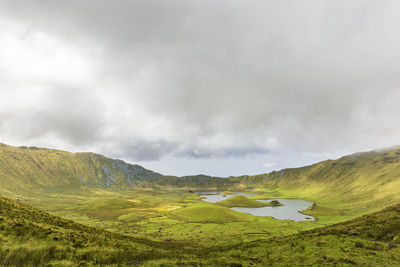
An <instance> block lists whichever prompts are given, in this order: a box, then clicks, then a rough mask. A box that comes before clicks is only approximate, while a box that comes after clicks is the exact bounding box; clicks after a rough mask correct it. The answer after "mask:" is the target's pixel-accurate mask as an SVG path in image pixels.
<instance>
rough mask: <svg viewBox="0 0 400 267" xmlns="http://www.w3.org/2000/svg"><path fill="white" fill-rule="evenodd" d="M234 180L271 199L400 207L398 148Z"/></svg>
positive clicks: (374, 207)
mask: <svg viewBox="0 0 400 267" xmlns="http://www.w3.org/2000/svg"><path fill="white" fill-rule="evenodd" d="M235 179H236V181H237V182H240V183H241V184H242V185H245V186H246V187H247V188H249V189H252V190H258V191H263V192H264V193H266V194H267V195H271V196H274V197H298V198H304V199H310V200H312V199H318V200H319V201H320V202H330V203H332V202H337V203H341V204H343V205H345V204H346V203H347V204H349V205H350V204H351V205H355V204H357V205H360V206H363V207H364V208H365V209H368V210H372V209H379V208H382V207H385V206H388V205H391V204H395V203H400V147H394V148H389V149H383V150H374V151H369V152H362V153H355V154H352V155H349V156H345V157H342V158H340V159H338V160H326V161H322V162H319V163H316V164H313V165H310V166H306V167H301V168H291V169H283V170H281V171H275V172H271V173H267V174H261V175H255V176H240V177H235Z"/></svg>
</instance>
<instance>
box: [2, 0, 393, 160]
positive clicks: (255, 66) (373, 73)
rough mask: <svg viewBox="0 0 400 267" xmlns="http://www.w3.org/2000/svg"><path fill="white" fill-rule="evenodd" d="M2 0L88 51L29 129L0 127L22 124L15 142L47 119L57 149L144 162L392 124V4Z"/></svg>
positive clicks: (329, 140) (359, 133)
mask: <svg viewBox="0 0 400 267" xmlns="http://www.w3.org/2000/svg"><path fill="white" fill-rule="evenodd" d="M0 5H1V6H2V7H3V8H2V10H3V11H0V14H2V16H3V17H4V18H6V19H7V20H9V21H11V22H20V23H22V24H23V25H25V27H27V29H29V30H30V31H43V32H45V33H47V34H50V35H52V36H56V38H58V39H59V40H61V41H62V42H65V43H74V42H80V44H81V46H82V47H83V46H85V49H86V50H90V48H91V47H92V46H93V47H95V49H97V50H98V51H99V52H96V54H95V55H96V56H93V55H88V57H89V58H91V59H93V60H94V61H93V62H95V63H94V64H96V68H97V72H96V74H95V76H94V77H90V78H88V81H87V82H86V83H85V84H84V85H79V87H78V88H79V89H77V90H72V91H70V90H69V89H64V91H65V92H70V93H69V95H67V96H60V97H52V96H49V99H50V98H51V101H53V102H54V105H53V106H51V107H49V106H46V105H45V107H44V108H39V110H38V111H37V112H36V113H35V114H36V115H35V117H36V118H37V120H38V121H39V122H40V123H39V125H41V126H40V127H35V126H30V124H27V125H26V127H25V128H20V127H17V126H12V127H11V126H10V127H11V128H13V129H14V130H15V131H20V129H26V131H27V132H32V134H30V135H27V136H22V137H21V138H19V141H20V142H24V141H26V140H29V139H30V138H34V137H35V136H39V135H41V134H43V133H45V132H46V126H43V125H45V124H51V125H53V126H51V127H50V126H49V128H50V129H51V130H49V131H51V132H52V133H53V135H55V136H57V137H58V138H61V139H64V140H67V142H66V143H67V144H66V146H67V147H68V144H70V145H71V147H73V148H74V149H77V147H84V148H88V149H93V150H96V151H99V152H103V153H106V154H108V155H115V156H116V157H118V156H121V157H124V158H129V159H131V160H142V161H146V160H162V158H163V157H168V156H174V157H193V158H202V157H204V158H213V157H228V156H236V157H244V156H245V155H251V154H273V153H278V152H279V155H281V157H284V156H283V155H284V153H283V151H292V150H294V151H298V153H299V155H300V153H303V152H312V153H321V155H322V154H324V153H325V154H329V153H331V154H332V153H333V154H334V153H335V152H337V151H357V150H362V149H367V148H373V147H380V146H387V145H394V144H396V142H397V136H398V135H399V134H400V127H399V126H398V125H400V124H399V123H398V116H397V114H399V112H400V109H399V108H398V107H397V106H396V105H395V104H394V103H392V99H393V96H398V93H399V90H400V76H399V75H398V70H399V67H400V66H399V61H398V58H399V57H400V50H399V49H398V47H399V46H400V35H398V34H397V31H398V28H399V26H400V18H399V17H398V15H397V10H398V8H399V5H400V4H399V3H398V2H397V1H386V2H385V3H382V2H379V1H351V2H349V1H302V2H299V1H289V2H282V1H217V2H216V1H187V0H185V1H167V2H166V1H122V0H119V1H112V2H110V1H105V0H98V1H77V0H76V1H43V0H42V1H7V0H3V1H0ZM86 46H87V47H86ZM86 50H85V51H86ZM94 57H95V59H94ZM0 77H2V73H1V72H0ZM73 79H74V77H71V80H73ZM46 86H50V87H51V86H53V85H51V84H50V85H46ZM0 90H5V89H0ZM0 93H1V91H0ZM82 94H83V95H84V97H80V96H81V95H82ZM89 96H93V97H89ZM64 99H67V100H69V101H66V102H64V101H63V100H64ZM68 102H70V103H68ZM383 103H385V104H383ZM39 104H40V103H39ZM68 106H75V108H74V109H70V108H68ZM49 111H51V112H50V113H49ZM24 112H27V111H24ZM24 112H22V114H25V113H24ZM10 113H11V114H10V116H11V115H12V114H13V113H17V112H16V111H15V112H14V111H10ZM3 117H4V116H3ZM383 118H384V119H383ZM20 121H22V119H20ZM10 127H8V128H4V126H3V128H1V129H3V131H6V130H7V131H12V129H11V128H10ZM4 129H6V130H4ZM269 140H273V141H269ZM49 145H52V142H51V141H49ZM288 164H289V165H290V162H288Z"/></svg>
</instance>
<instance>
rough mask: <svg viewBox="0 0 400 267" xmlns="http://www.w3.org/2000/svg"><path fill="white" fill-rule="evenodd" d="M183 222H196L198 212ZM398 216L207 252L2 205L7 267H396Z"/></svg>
mask: <svg viewBox="0 0 400 267" xmlns="http://www.w3.org/2000/svg"><path fill="white" fill-rule="evenodd" d="M215 207H217V208H219V209H226V208H224V207H218V206H215ZM199 208H200V207H199ZM226 210H229V209H226ZM217 212H220V211H217ZM182 214H186V216H191V217H192V216H194V217H196V216H197V211H195V212H193V213H191V212H184V211H183V213H181V215H182ZM399 214H400V205H396V206H392V207H389V208H386V209H384V210H382V211H380V212H377V213H373V214H369V215H365V216H362V217H360V218H357V219H354V220H351V221H348V222H344V223H340V224H336V225H332V226H328V227H323V228H319V229H315V230H311V231H304V232H300V233H298V234H295V235H288V236H283V237H281V236H274V237H269V238H261V239H259V240H257V241H253V242H247V243H242V242H232V243H226V245H210V244H207V245H204V246H203V245H201V244H197V245H196V242H194V241H195V240H191V241H185V242H182V241H181V242H176V241H173V242H171V241H170V240H166V241H150V240H147V239H140V238H134V237H131V236H127V235H120V234H115V233H111V232H108V231H104V230H100V229H98V228H93V227H87V226H84V225H81V224H77V223H75V222H72V221H69V220H65V219H62V218H59V217H56V216H52V215H49V214H48V213H46V212H43V211H40V210H37V209H35V208H32V207H30V206H28V205H25V204H22V203H17V202H14V201H11V200H8V199H4V198H0V265H6V266H27V265H31V266H44V265H46V266H77V265H83V266H99V265H107V266H109V265H110V266H132V265H139V264H140V265H144V266H160V265H166V266H176V265H180V266H193V265H194V266H201V265H203V266H236V265H239V264H240V265H244V266H248V265H251V266H287V265H290V266H304V265H324V266H335V265H340V266H347V265H359V266H396V265H398V263H399V262H400V246H399V241H400V239H399V236H400V215H399ZM201 216H202V215H201ZM229 242H230V241H229ZM235 264H236V265H235Z"/></svg>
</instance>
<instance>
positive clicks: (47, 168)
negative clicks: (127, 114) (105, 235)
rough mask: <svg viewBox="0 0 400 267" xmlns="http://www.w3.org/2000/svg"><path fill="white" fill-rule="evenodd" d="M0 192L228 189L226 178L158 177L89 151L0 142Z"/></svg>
mask: <svg viewBox="0 0 400 267" xmlns="http://www.w3.org/2000/svg"><path fill="white" fill-rule="evenodd" d="M0 184H1V186H0V195H3V196H10V197H13V198H18V197H27V196H29V197H35V196H36V197H40V196H42V195H43V194H47V195H51V194H59V193H61V194H77V193H79V194H82V193H86V192H87V193H89V194H93V193H96V192H98V191H123V190H132V189H146V188H153V189H154V188H165V189H171V188H175V189H176V188H182V189H202V190H219V189H221V190H222V189H224V188H233V187H235V183H234V182H232V181H231V180H229V179H223V178H217V177H210V176H205V175H197V176H188V177H176V176H163V175H161V174H159V173H156V172H153V171H150V170H147V169H145V168H143V167H141V166H139V165H132V164H128V163H125V162H124V161H121V160H114V159H110V158H106V157H104V156H102V155H99V154H94V153H70V152H65V151H60V150H53V149H44V148H37V147H13V146H8V145H5V144H0Z"/></svg>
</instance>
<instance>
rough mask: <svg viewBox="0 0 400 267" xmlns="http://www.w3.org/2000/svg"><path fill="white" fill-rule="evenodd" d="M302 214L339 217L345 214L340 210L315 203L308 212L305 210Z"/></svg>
mask: <svg viewBox="0 0 400 267" xmlns="http://www.w3.org/2000/svg"><path fill="white" fill-rule="evenodd" d="M301 213H303V214H307V215H313V216H315V215H319V216H338V215H342V214H343V212H342V211H341V210H339V209H335V208H330V207H324V206H321V205H318V204H315V203H314V204H313V205H311V206H310V207H308V208H307V209H306V210H303V211H302V212H301Z"/></svg>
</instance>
